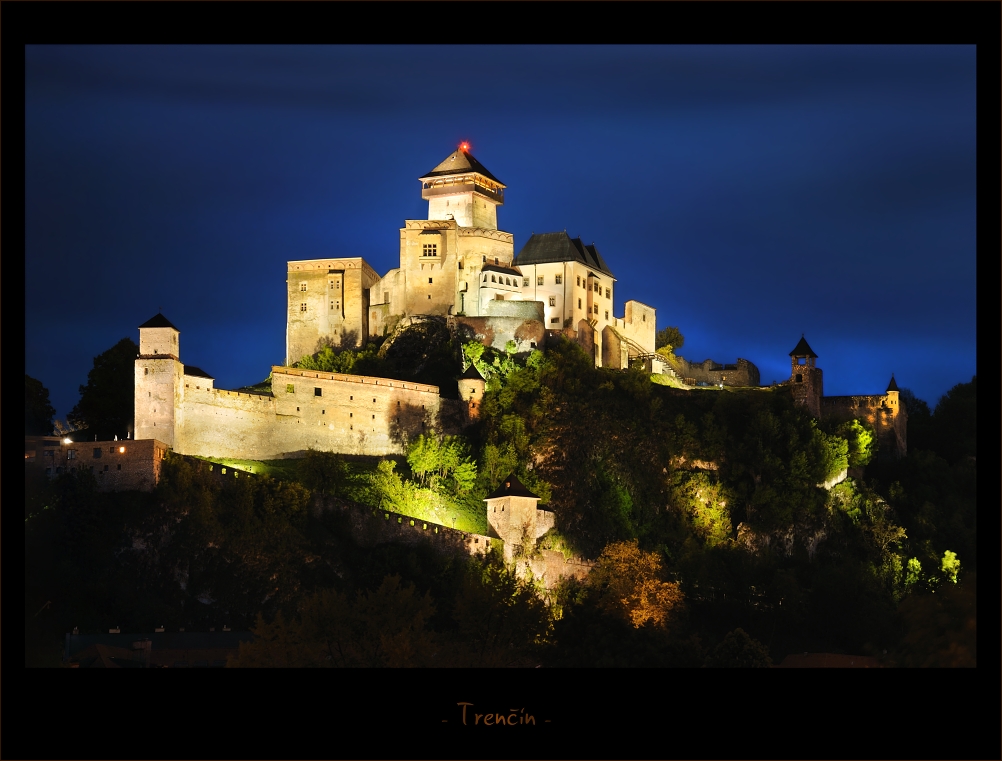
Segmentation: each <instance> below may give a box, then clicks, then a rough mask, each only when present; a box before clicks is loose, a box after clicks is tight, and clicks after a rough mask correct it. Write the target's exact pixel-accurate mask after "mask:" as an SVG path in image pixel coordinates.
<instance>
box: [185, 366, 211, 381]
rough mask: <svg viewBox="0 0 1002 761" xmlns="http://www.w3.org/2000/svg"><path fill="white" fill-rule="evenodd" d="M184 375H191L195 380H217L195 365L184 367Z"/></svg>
mask: <svg viewBox="0 0 1002 761" xmlns="http://www.w3.org/2000/svg"><path fill="white" fill-rule="evenodd" d="M184 374H185V375H191V376H193V377H195V378H208V379H209V380H215V379H216V376H215V375H209V374H208V373H207V372H205V370H203V369H202V368H201V367H195V366H194V365H185V366H184Z"/></svg>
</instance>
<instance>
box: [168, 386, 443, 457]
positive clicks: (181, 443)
mask: <svg viewBox="0 0 1002 761" xmlns="http://www.w3.org/2000/svg"><path fill="white" fill-rule="evenodd" d="M185 392H186V393H185V396H184V400H183V402H182V404H181V408H180V410H179V414H178V428H177V431H178V434H177V438H178V443H176V444H175V446H174V449H175V451H177V452H179V453H181V454H188V455H195V456H201V457H233V458H240V459H252V460H275V459H283V458H288V457H301V456H302V455H303V453H304V452H305V451H306V450H307V449H308V448H309V447H314V448H317V449H323V450H327V451H334V452H343V453H347V454H358V453H364V454H371V455H388V454H402V453H403V452H405V451H406V446H407V442H408V441H410V440H411V439H413V438H414V437H416V436H418V435H420V434H421V433H422V432H425V431H431V430H434V429H436V428H437V426H438V422H439V421H438V418H439V406H440V400H439V395H438V387H437V386H428V385H425V384H421V383H408V382H404V381H398V380H389V379H387V378H370V377H368V376H361V375H339V374H337V373H321V372H315V371H310V370H297V369H294V368H289V367H273V368H272V395H271V396H267V395H262V394H247V393H242V392H236V391H223V390H219V389H201V390H198V391H193V390H192V389H191V388H190V386H189V388H187V389H185Z"/></svg>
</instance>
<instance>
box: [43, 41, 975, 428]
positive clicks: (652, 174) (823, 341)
mask: <svg viewBox="0 0 1002 761" xmlns="http://www.w3.org/2000/svg"><path fill="white" fill-rule="evenodd" d="M25 64H26V75H25V87H26V97H25V108H26V116H25V130H26V139H25V169H26V185H25V190H26V214H25V238H26V241H25V242H26V246H25V274H26V277H25V320H26V330H25V345H26V348H25V354H26V356H25V365H26V372H27V373H28V374H29V375H32V376H33V377H36V378H39V379H40V380H41V381H42V382H43V383H44V384H45V385H46V386H47V387H48V388H49V389H50V392H51V398H52V401H53V404H54V406H55V407H56V410H57V417H59V418H61V419H64V418H65V416H66V413H67V412H68V411H69V409H70V408H71V407H72V406H73V405H74V404H75V403H76V401H77V399H78V392H77V387H78V386H79V385H80V384H81V383H84V382H86V377H87V372H88V370H89V369H90V367H91V364H92V359H93V357H94V356H95V355H96V354H98V353H100V352H102V351H104V350H105V349H107V348H109V347H110V346H112V345H113V344H114V343H115V342H116V341H118V340H119V339H121V338H123V337H125V336H128V337H131V338H132V339H133V340H135V341H137V342H138V338H139V332H138V330H137V326H138V325H139V324H140V323H141V322H144V321H145V320H147V319H148V318H149V317H151V316H152V315H153V314H156V312H157V309H158V308H159V307H162V308H163V313H164V314H165V315H166V316H167V317H168V318H169V319H170V320H171V321H173V322H174V324H176V325H177V326H178V328H179V329H180V330H181V358H182V360H183V361H185V362H187V363H189V364H193V365H197V366H199V367H202V368H203V369H205V370H207V371H208V372H210V373H211V374H213V375H214V376H216V379H217V380H216V383H217V385H218V386H219V387H222V388H233V387H237V386H240V385H245V384H249V383H253V382H256V381H259V380H261V379H262V378H264V377H266V376H267V374H268V372H269V367H270V365H271V364H279V363H281V362H282V360H283V354H284V348H285V337H284V336H285V310H286V306H285V302H286V291H285V272H286V261H288V260H292V259H309V258H315V257H325V256H362V257H364V258H365V259H366V260H367V261H368V262H369V263H370V264H371V265H372V266H373V267H374V268H375V269H376V270H378V271H379V272H380V273H381V274H382V273H385V272H386V271H387V270H389V269H391V268H393V267H395V266H397V263H398V253H399V252H398V240H399V233H398V230H399V228H400V227H401V226H402V224H403V221H404V219H411V218H424V217H425V216H426V215H427V205H426V203H424V202H422V201H421V198H420V186H419V183H418V181H417V178H418V177H419V176H420V175H421V174H423V173H424V172H426V171H428V170H430V169H431V168H432V167H433V166H435V165H436V164H437V163H438V162H439V161H441V160H442V159H443V158H445V157H446V156H447V155H448V154H449V153H450V152H451V151H452V150H454V149H455V147H456V145H457V144H458V143H459V142H460V141H461V140H468V141H469V142H470V143H471V146H472V151H471V152H472V153H473V154H474V155H475V156H476V157H477V158H478V159H479V160H480V161H481V162H482V163H483V164H484V165H485V166H487V167H488V168H489V169H490V171H491V172H492V173H493V174H494V175H495V176H497V177H498V178H499V179H501V180H502V181H503V182H504V183H505V184H506V185H507V186H508V190H507V191H506V193H505V206H503V207H502V208H501V209H500V210H499V214H498V221H499V227H501V228H502V229H504V230H508V231H510V232H512V233H514V235H515V250H516V252H517V251H518V250H519V249H521V247H522V245H523V244H524V243H525V241H526V239H527V238H528V236H529V235H530V234H531V232H533V231H536V232H545V231H553V230H562V229H566V230H567V232H568V233H570V234H571V235H572V236H581V238H582V239H584V241H585V242H586V243H591V242H594V243H595V244H596V246H597V247H598V249H599V251H600V252H601V253H602V254H603V256H604V257H605V259H606V261H607V262H608V264H609V266H610V268H611V269H612V271H613V273H614V274H615V275H616V277H617V280H618V282H617V284H616V297H617V298H616V305H615V310H616V314H617V315H621V314H622V311H623V302H624V301H625V300H626V299H630V298H635V299H638V300H640V301H642V302H645V303H647V304H650V305H652V306H654V307H656V308H657V310H658V326H659V327H663V326H665V325H677V326H678V327H679V328H680V329H681V331H682V333H683V334H684V335H685V338H686V342H685V346H684V347H683V348H682V349H681V351H680V353H681V354H682V355H684V356H685V357H686V358H688V359H691V360H696V361H701V360H703V359H705V358H707V357H710V358H713V359H714V360H716V361H719V362H733V361H734V360H735V358H737V357H744V358H746V359H749V360H751V361H752V362H754V363H755V364H756V365H758V367H759V369H760V370H761V373H762V382H763V383H769V382H770V381H772V380H773V379H776V380H779V379H783V378H786V377H788V376H789V358H788V353H789V351H790V350H791V349H792V348H793V346H794V345H795V344H796V343H797V341H798V340H799V338H800V334H801V332H803V333H805V334H806V337H807V339H808V341H809V342H810V344H811V346H812V347H813V349H814V351H815V352H816V353H817V354H818V355H819V360H818V364H819V366H820V367H822V368H823V370H824V373H825V376H824V380H825V392H826V393H827V394H850V393H878V392H882V391H883V390H884V388H885V387H886V385H887V381H888V379H889V378H890V375H891V372H892V371H893V372H894V373H895V376H896V378H897V381H898V384H899V385H901V386H903V387H908V388H911V389H912V390H913V391H914V392H915V393H916V394H917V395H918V396H919V397H920V398H923V399H926V400H927V401H929V402H930V404H935V402H936V401H937V399H938V398H939V397H940V396H941V395H942V394H943V393H945V392H946V391H947V390H949V388H950V387H951V386H953V385H954V384H956V383H960V382H965V381H969V380H970V379H971V376H972V375H974V374H975V373H976V353H975V338H976V321H975V307H976V304H975V49H974V47H973V46H961V47H950V46H929V47H922V46H888V47H858V46H848V47H834V46H825V47H810V46H802V47H801V46H792V47H791V46H783V47H757V46H741V47H734V48H728V47H718V46H713V47H596V46H581V47H567V46H560V47H554V48H547V47H482V48H481V47H468V48H461V47H460V48H457V47H444V48H443V47H427V48H425V47H406V48H401V47H369V46H366V47H299V46H290V47H234V46H225V47H189V46H180V47H159V46H158V47H121V46H116V47H86V46H73V47H58V46H45V47H29V48H27V50H26V57H25Z"/></svg>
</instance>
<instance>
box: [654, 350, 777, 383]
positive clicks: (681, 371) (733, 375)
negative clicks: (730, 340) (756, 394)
mask: <svg viewBox="0 0 1002 761" xmlns="http://www.w3.org/2000/svg"><path fill="white" fill-rule="evenodd" d="M668 365H669V367H671V368H672V370H674V371H675V374H676V375H677V376H678V377H679V378H681V379H682V380H683V382H684V383H687V384H689V385H690V386H695V385H696V384H698V383H709V384H711V385H714V386H716V385H718V384H720V383H723V384H724V385H725V386H758V385H759V383H760V376H759V371H758V368H757V367H756V366H755V365H753V364H752V363H751V362H749V361H748V360H747V359H741V358H740V357H739V358H738V361H737V363H736V364H732V365H722V364H720V363H718V362H714V361H713V360H712V359H705V360H703V361H702V362H699V363H696V362H689V361H688V360H687V359H685V358H684V357H675V358H674V359H669V360H668Z"/></svg>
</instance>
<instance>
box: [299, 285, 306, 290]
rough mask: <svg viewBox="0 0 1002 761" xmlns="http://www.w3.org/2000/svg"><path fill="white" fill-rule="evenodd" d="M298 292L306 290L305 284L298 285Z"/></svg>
mask: <svg viewBox="0 0 1002 761" xmlns="http://www.w3.org/2000/svg"><path fill="white" fill-rule="evenodd" d="M299 290H301V291H305V290H306V283H300V284H299Z"/></svg>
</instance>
